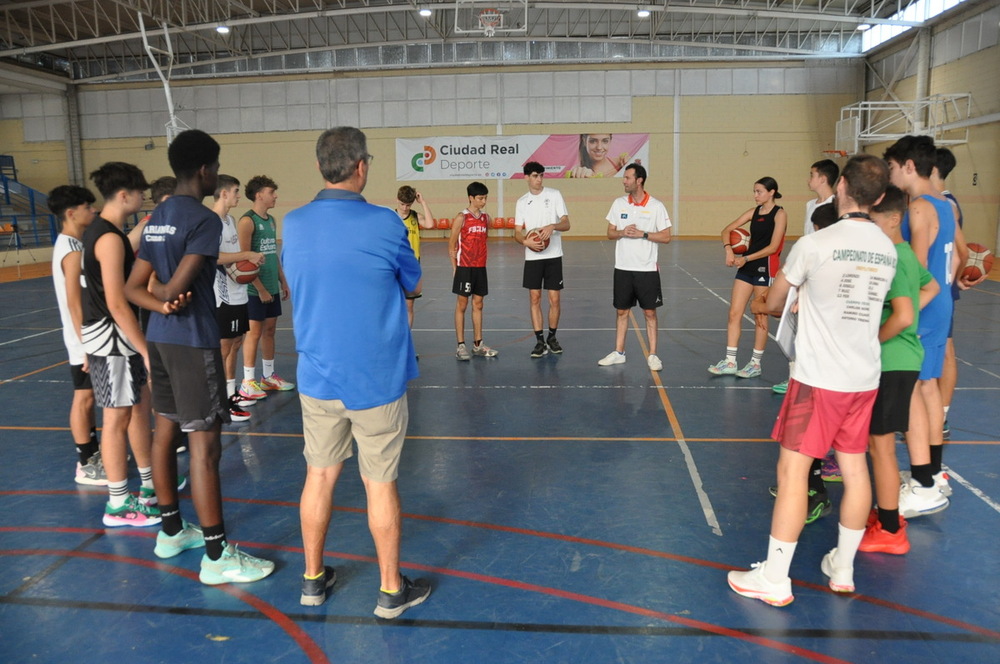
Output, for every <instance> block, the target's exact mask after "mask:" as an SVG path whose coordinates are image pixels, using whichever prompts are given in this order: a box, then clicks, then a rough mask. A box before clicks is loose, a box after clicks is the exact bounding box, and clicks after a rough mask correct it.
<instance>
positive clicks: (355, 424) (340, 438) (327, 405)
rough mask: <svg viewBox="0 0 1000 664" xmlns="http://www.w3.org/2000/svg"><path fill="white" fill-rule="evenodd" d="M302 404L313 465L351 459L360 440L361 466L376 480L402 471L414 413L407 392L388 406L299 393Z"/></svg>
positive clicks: (307, 455) (308, 457)
mask: <svg viewBox="0 0 1000 664" xmlns="http://www.w3.org/2000/svg"><path fill="white" fill-rule="evenodd" d="M299 401H300V402H301V404H302V429H303V436H304V437H305V449H304V450H303V456H305V458H306V463H307V464H309V466H311V467H313V468H329V467H330V466H335V465H337V464H338V463H341V462H343V461H345V460H347V459H350V458H351V456H352V454H353V450H352V447H351V441H352V439H353V440H357V441H358V469H359V470H360V471H361V475H362V476H364V477H366V478H367V479H369V480H371V481H373V482H393V481H395V480H396V477H397V476H398V475H399V456H400V454H401V453H402V451H403V439H404V438H405V437H406V425H407V423H408V422H409V419H410V413H409V410H408V409H407V405H406V395H405V394H404V395H403V396H402V397H400V398H399V399H397V400H396V401H393V402H392V403H387V404H385V405H384V406H376V407H375V408H367V409H365V410H350V409H348V408H346V407H345V406H344V404H343V402H342V401H340V400H339V399H331V400H324V399H314V398H312V397H309V396H306V395H304V394H301V393H300V394H299Z"/></svg>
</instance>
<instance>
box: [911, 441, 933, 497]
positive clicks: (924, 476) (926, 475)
mask: <svg viewBox="0 0 1000 664" xmlns="http://www.w3.org/2000/svg"><path fill="white" fill-rule="evenodd" d="M931 449H932V450H933V449H934V448H933V447H932V448H931ZM910 474H912V475H913V479H915V480H916V481H918V482H920V486H922V487H924V488H925V489H926V488H928V487H932V486H934V473H933V472H931V464H929V463H927V464H923V465H920V466H912V465H911V466H910Z"/></svg>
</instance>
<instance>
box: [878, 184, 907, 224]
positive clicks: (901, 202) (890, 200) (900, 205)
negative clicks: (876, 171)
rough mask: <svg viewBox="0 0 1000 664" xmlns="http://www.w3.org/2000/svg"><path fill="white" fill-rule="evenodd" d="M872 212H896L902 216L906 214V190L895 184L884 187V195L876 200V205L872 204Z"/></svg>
mask: <svg viewBox="0 0 1000 664" xmlns="http://www.w3.org/2000/svg"><path fill="white" fill-rule="evenodd" d="M872 212H879V213H881V214H898V215H899V216H900V217H902V216H903V215H904V214H906V192H904V191H903V190H902V189H900V188H899V187H897V186H896V185H892V184H890V185H889V186H888V187H886V189H885V196H883V197H882V200H880V201H879V202H878V205H873V206H872Z"/></svg>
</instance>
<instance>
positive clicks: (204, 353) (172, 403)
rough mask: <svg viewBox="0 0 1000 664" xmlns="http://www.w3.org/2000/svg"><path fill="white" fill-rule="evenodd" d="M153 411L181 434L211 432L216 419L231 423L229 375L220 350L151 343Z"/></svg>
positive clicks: (150, 363) (150, 362)
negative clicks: (227, 381)
mask: <svg viewBox="0 0 1000 664" xmlns="http://www.w3.org/2000/svg"><path fill="white" fill-rule="evenodd" d="M149 368H150V373H151V375H152V379H153V410H155V411H156V412H157V413H159V414H160V415H162V416H163V417H165V418H167V419H168V420H170V421H171V422H176V423H177V424H179V425H180V427H181V431H207V430H209V429H211V428H212V425H213V423H214V422H215V420H217V419H218V420H220V421H221V422H224V423H228V422H229V421H230V418H229V398H228V397H227V395H226V372H225V370H224V369H223V366H222V355H221V354H220V353H219V349H218V348H192V347H190V346H179V345H176V344H164V343H159V342H155V341H151V342H150V343H149Z"/></svg>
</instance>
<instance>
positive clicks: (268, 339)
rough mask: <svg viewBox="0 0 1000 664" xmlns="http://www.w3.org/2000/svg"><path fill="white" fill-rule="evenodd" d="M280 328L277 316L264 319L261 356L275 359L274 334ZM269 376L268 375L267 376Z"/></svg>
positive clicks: (268, 359)
mask: <svg viewBox="0 0 1000 664" xmlns="http://www.w3.org/2000/svg"><path fill="white" fill-rule="evenodd" d="M277 330H278V319H277V318H265V319H264V331H263V333H262V334H261V335H260V358H261V359H262V360H267V361H268V362H271V361H273V360H274V334H275V332H277ZM265 378H267V376H265Z"/></svg>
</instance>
